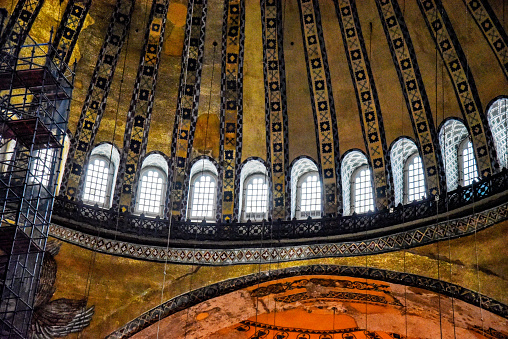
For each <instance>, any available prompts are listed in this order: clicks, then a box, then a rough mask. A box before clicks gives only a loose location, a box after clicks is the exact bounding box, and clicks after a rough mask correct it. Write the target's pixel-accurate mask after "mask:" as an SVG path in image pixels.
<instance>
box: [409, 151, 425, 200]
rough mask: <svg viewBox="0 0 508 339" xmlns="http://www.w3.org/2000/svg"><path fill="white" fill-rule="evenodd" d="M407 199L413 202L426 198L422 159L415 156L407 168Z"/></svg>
mask: <svg viewBox="0 0 508 339" xmlns="http://www.w3.org/2000/svg"><path fill="white" fill-rule="evenodd" d="M406 190H407V192H406V193H407V201H408V202H412V201H415V200H421V199H425V198H426V196H427V195H426V192H425V178H424V175H423V165H422V160H421V158H420V157H419V156H415V157H413V158H412V159H411V160H410V163H409V164H408V168H407V188H406Z"/></svg>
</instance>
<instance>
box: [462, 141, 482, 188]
mask: <svg viewBox="0 0 508 339" xmlns="http://www.w3.org/2000/svg"><path fill="white" fill-rule="evenodd" d="M462 165H463V169H464V177H463V183H464V186H469V185H471V184H472V183H473V181H476V180H477V179H478V171H477V169H476V159H475V157H474V151H473V144H472V143H471V141H468V142H467V145H466V147H464V148H463V149H462Z"/></svg>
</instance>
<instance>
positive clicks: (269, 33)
mask: <svg viewBox="0 0 508 339" xmlns="http://www.w3.org/2000/svg"><path fill="white" fill-rule="evenodd" d="M261 18H262V24H263V65H264V72H263V73H264V78H265V110H266V136H267V148H266V149H267V159H269V162H270V170H271V177H272V188H273V190H272V192H273V194H272V206H273V212H272V217H273V219H279V218H280V219H282V220H284V219H285V218H286V216H288V215H289V213H287V212H288V209H287V207H288V206H289V205H288V204H286V192H287V190H286V188H287V185H286V178H287V176H288V168H289V153H288V123H287V120H288V118H287V105H286V79H285V78H286V77H285V66H284V56H283V45H282V34H283V32H282V6H281V2H280V1H277V0H261Z"/></svg>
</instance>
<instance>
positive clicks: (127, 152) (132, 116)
mask: <svg viewBox="0 0 508 339" xmlns="http://www.w3.org/2000/svg"><path fill="white" fill-rule="evenodd" d="M168 7H169V0H153V2H152V9H151V11H150V18H149V19H148V23H147V27H146V31H145V42H144V45H143V52H142V54H141V60H140V62H139V67H138V73H137V76H136V82H135V84H134V91H133V93H132V99H131V104H130V107H129V113H128V114H127V121H126V123H125V134H124V144H123V149H122V154H121V158H120V165H119V169H118V179H117V183H116V194H115V196H114V203H113V205H114V206H118V205H119V208H120V211H121V212H130V211H131V208H132V206H131V205H133V204H134V199H133V198H132V197H133V195H134V194H135V192H134V191H135V185H134V183H135V182H136V179H137V176H138V175H139V168H140V166H138V164H139V160H140V159H141V158H142V157H143V156H144V155H145V152H146V145H147V142H148V131H149V130H150V119H151V116H152V108H153V102H154V96H155V87H156V84H157V76H158V74H159V62H160V54H161V52H162V44H163V43H164V31H165V28H166V16H167V12H168Z"/></svg>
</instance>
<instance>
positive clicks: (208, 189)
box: [187, 159, 218, 221]
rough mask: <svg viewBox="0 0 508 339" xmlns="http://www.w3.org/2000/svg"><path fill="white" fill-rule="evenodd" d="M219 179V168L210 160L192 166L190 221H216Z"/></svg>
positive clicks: (188, 214)
mask: <svg viewBox="0 0 508 339" xmlns="http://www.w3.org/2000/svg"><path fill="white" fill-rule="evenodd" d="M217 177H218V174H217V168H216V167H215V165H214V164H213V163H212V162H211V161H210V160H208V159H200V160H198V161H196V162H195V163H194V164H193V165H192V167H191V171H190V178H191V179H190V185H189V199H188V201H187V218H188V219H191V220H195V221H201V220H208V221H213V220H215V210H216V205H217Z"/></svg>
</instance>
